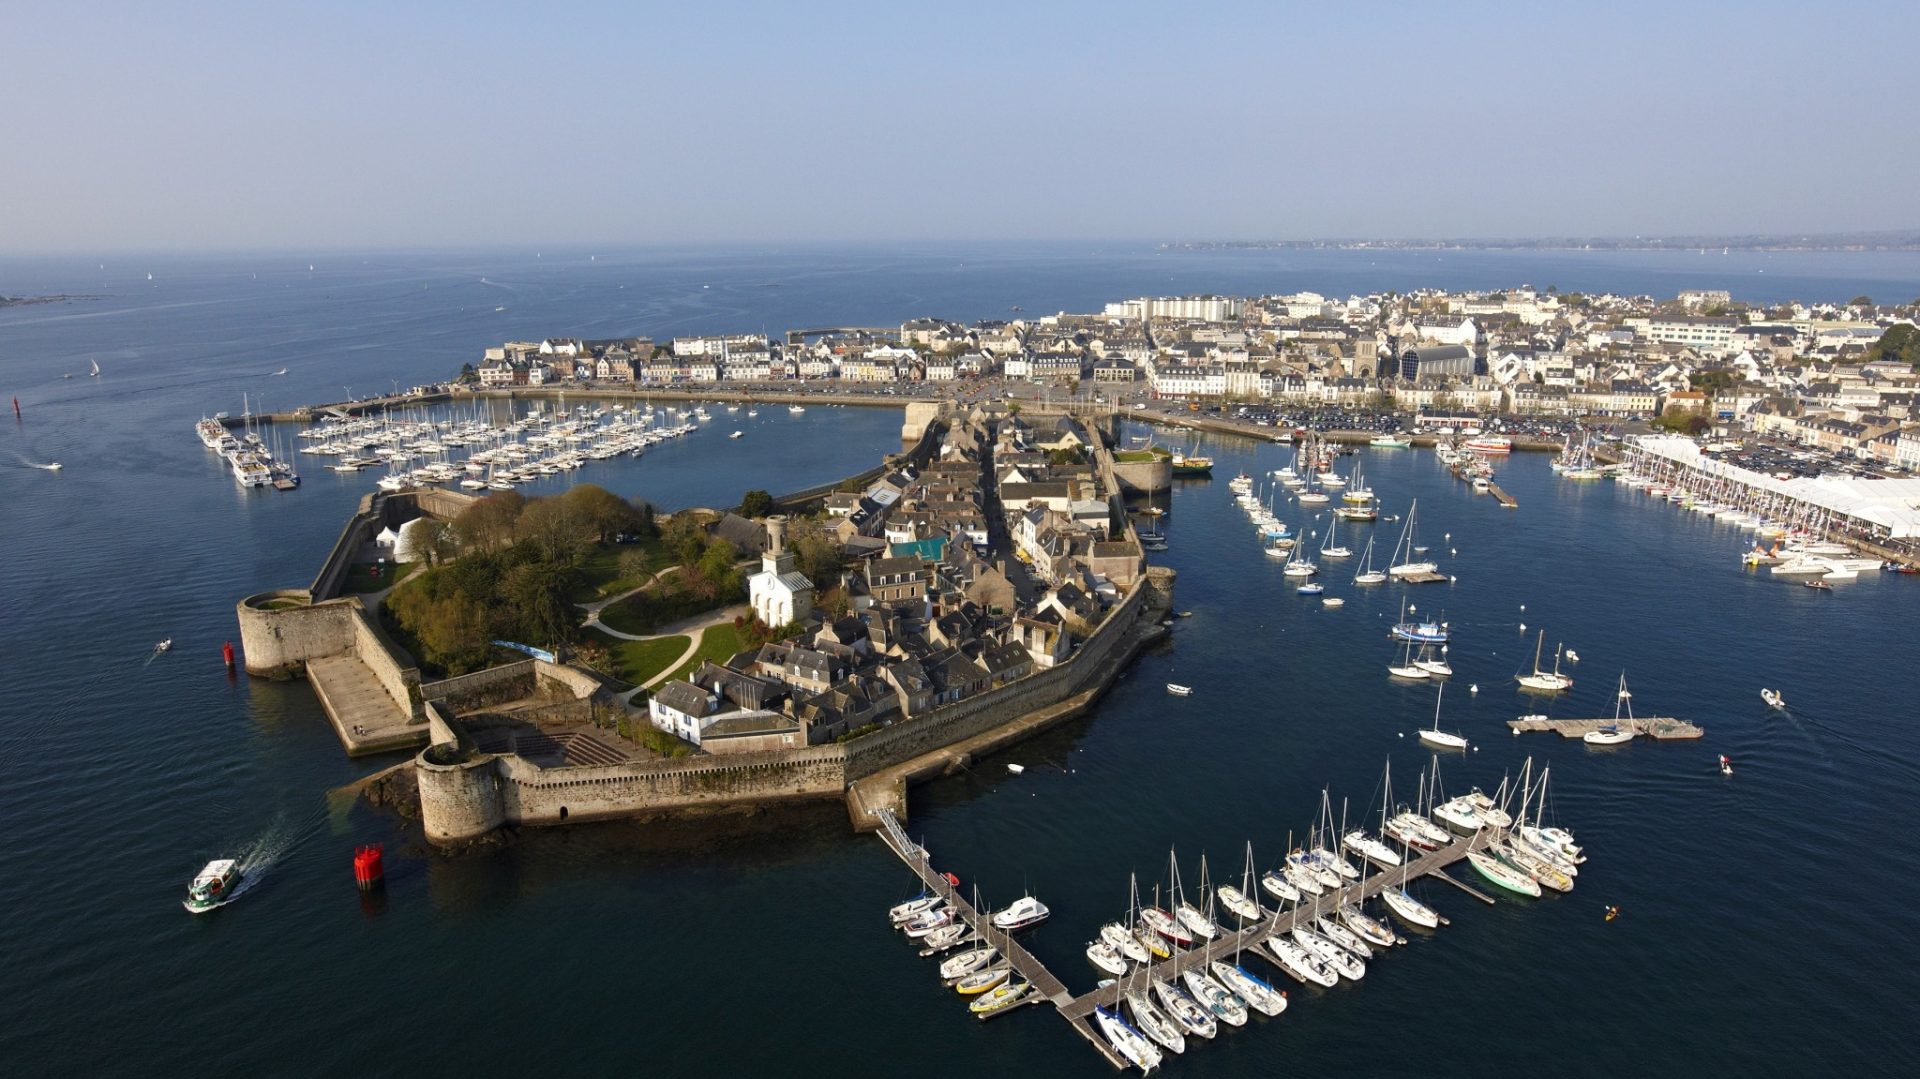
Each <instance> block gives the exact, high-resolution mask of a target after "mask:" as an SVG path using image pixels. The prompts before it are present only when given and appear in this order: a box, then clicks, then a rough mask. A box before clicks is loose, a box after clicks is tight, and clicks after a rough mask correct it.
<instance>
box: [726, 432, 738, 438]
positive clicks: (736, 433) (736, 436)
mask: <svg viewBox="0 0 1920 1079" xmlns="http://www.w3.org/2000/svg"><path fill="white" fill-rule="evenodd" d="M740 434H741V433H740V432H739V431H735V432H734V433H732V434H730V435H728V436H727V437H728V438H739V437H740Z"/></svg>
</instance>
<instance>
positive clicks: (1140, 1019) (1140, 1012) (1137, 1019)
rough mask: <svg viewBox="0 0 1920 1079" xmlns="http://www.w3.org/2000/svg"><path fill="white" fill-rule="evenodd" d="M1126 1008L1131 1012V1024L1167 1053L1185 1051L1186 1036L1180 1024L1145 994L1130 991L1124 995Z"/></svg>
mask: <svg viewBox="0 0 1920 1079" xmlns="http://www.w3.org/2000/svg"><path fill="white" fill-rule="evenodd" d="M1126 1001H1127V1010H1128V1011H1129V1012H1132V1013H1133V1024H1134V1026H1136V1027H1139V1028H1140V1032H1141V1033H1143V1034H1145V1035H1146V1036H1147V1037H1149V1038H1152V1039H1153V1040H1154V1041H1156V1042H1158V1043H1159V1044H1160V1047H1161V1048H1162V1049H1165V1050H1166V1051H1168V1052H1169V1053H1184V1052H1186V1051H1187V1036H1186V1035H1185V1034H1184V1033H1182V1032H1181V1030H1180V1025H1179V1024H1178V1023H1175V1022H1174V1021H1173V1020H1172V1019H1170V1018H1168V1017H1167V1014H1166V1013H1165V1012H1163V1011H1161V1010H1160V1009H1159V1008H1158V1007H1157V1006H1156V1005H1155V1004H1154V1003H1153V1001H1152V1000H1150V999H1148V998H1147V995H1146V994H1145V993H1142V992H1130V993H1128V994H1127V995H1126Z"/></svg>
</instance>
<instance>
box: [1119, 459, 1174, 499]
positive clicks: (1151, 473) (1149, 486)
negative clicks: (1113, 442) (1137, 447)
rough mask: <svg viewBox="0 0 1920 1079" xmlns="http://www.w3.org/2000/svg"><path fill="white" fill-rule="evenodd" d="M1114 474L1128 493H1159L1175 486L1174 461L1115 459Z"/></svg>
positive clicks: (1121, 487)
mask: <svg viewBox="0 0 1920 1079" xmlns="http://www.w3.org/2000/svg"><path fill="white" fill-rule="evenodd" d="M1112 467H1113V476H1114V478H1115V479H1116V480H1117V481H1119V484H1120V490H1122V491H1124V492H1126V493H1128V494H1143V495H1144V494H1158V493H1159V492H1161V491H1164V490H1166V489H1167V488H1169V487H1171V486H1173V461H1172V459H1171V458H1165V457H1163V458H1160V459H1159V460H1155V461H1115V462H1114V463H1113V466H1112Z"/></svg>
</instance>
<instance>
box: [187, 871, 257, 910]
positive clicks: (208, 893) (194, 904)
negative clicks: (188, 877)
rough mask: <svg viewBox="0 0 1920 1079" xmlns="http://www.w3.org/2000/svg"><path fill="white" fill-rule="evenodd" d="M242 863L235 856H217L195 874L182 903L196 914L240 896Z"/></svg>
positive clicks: (225, 903)
mask: <svg viewBox="0 0 1920 1079" xmlns="http://www.w3.org/2000/svg"><path fill="white" fill-rule="evenodd" d="M241 876H242V874H241V871H240V863H239V861H238V860H237V859H233V858H216V859H214V860H213V861H211V862H208V863H207V864H206V867H205V868H203V869H201V870H200V872H198V873H195V874H194V875H193V880H192V881H191V882H190V883H188V885H187V898H186V900H185V901H184V903H183V904H182V905H184V906H185V907H186V908H187V909H188V910H190V911H192V912H193V913H195V914H205V913H206V912H207V911H210V910H212V909H214V908H215V907H224V906H226V905H227V904H228V903H231V902H233V901H234V900H235V899H237V898H239V895H240V881H241Z"/></svg>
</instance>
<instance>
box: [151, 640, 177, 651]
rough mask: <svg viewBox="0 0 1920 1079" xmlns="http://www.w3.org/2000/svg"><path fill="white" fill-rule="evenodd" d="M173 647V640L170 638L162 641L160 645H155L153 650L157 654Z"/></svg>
mask: <svg viewBox="0 0 1920 1079" xmlns="http://www.w3.org/2000/svg"><path fill="white" fill-rule="evenodd" d="M172 647H173V638H172V637H168V638H167V639H166V640H164V641H161V642H160V643H159V644H156V645H154V646H153V650H154V651H155V652H165V651H167V650H168V649H170V648H172Z"/></svg>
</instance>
